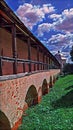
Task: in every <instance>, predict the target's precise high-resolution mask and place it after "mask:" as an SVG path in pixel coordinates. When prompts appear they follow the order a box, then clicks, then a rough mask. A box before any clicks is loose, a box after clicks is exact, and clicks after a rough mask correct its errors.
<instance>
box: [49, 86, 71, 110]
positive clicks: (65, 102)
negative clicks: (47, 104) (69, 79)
mask: <svg viewBox="0 0 73 130" xmlns="http://www.w3.org/2000/svg"><path fill="white" fill-rule="evenodd" d="M70 87H71V86H70ZM51 105H52V107H53V108H54V109H58V108H69V107H70V108H71V107H73V90H71V91H70V92H68V93H67V94H66V95H64V96H62V97H61V98H60V99H58V100H56V101H53V102H52V104H51Z"/></svg>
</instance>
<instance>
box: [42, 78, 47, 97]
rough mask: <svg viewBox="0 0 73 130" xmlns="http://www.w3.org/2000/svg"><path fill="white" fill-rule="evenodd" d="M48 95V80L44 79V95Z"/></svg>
mask: <svg viewBox="0 0 73 130" xmlns="http://www.w3.org/2000/svg"><path fill="white" fill-rule="evenodd" d="M47 93H48V85H47V80H46V79H44V80H43V84H42V95H45V94H47Z"/></svg>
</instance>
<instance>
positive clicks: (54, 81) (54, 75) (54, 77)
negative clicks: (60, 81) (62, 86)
mask: <svg viewBox="0 0 73 130" xmlns="http://www.w3.org/2000/svg"><path fill="white" fill-rule="evenodd" d="M55 81H56V79H55V75H54V76H53V83H55Z"/></svg>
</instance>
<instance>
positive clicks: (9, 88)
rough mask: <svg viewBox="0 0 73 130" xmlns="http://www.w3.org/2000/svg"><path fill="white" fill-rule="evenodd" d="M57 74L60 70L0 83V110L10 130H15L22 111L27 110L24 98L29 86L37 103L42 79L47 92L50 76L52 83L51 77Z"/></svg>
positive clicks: (40, 95) (40, 92) (39, 98)
mask: <svg viewBox="0 0 73 130" xmlns="http://www.w3.org/2000/svg"><path fill="white" fill-rule="evenodd" d="M59 72H60V70H49V71H46V72H39V73H34V74H30V75H26V76H21V77H20V78H12V79H8V80H7V79H6V80H4V79H3V81H2V80H1V81H0V110H1V111H2V112H3V113H4V114H5V115H6V116H7V118H8V120H9V122H10V125H11V128H13V129H12V130H16V129H17V126H18V124H20V121H21V117H22V114H23V111H25V110H26V109H27V108H28V104H27V103H26V102H25V98H26V94H27V92H28V90H29V88H30V86H32V85H34V87H35V88H36V91H37V93H38V103H39V102H40V100H41V98H42V84H43V81H44V79H46V81H47V87H48V92H49V83H50V76H51V77H52V82H53V77H56V76H57V74H59ZM3 77H4V76H3ZM54 80H55V79H54Z"/></svg>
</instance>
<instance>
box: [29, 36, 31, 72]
mask: <svg viewBox="0 0 73 130" xmlns="http://www.w3.org/2000/svg"><path fill="white" fill-rule="evenodd" d="M28 60H31V44H30V38H29V37H28ZM28 65H29V72H31V63H30V62H29V64H28Z"/></svg>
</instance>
